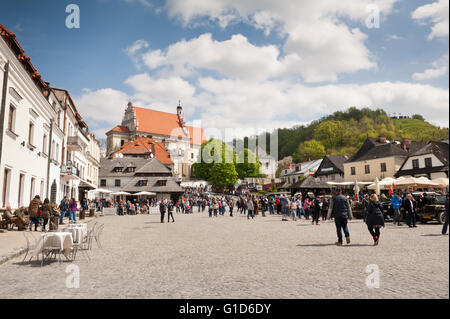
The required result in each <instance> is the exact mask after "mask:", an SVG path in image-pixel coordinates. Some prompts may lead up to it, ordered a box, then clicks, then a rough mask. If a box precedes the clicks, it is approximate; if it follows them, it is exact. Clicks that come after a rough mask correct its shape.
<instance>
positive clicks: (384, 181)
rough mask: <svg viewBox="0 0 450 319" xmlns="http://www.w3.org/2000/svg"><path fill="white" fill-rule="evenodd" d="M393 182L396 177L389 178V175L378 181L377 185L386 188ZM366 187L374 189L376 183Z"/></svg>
mask: <svg viewBox="0 0 450 319" xmlns="http://www.w3.org/2000/svg"><path fill="white" fill-rule="evenodd" d="M395 182H396V179H394V178H391V177H386V178H384V179H382V180H381V181H379V182H378V185H379V187H380V189H388V188H390V187H391V186H392V185H393V184H395ZM367 188H368V189H370V190H376V188H377V184H376V183H373V184H370V185H369V186H367Z"/></svg>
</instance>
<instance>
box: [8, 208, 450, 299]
mask: <svg viewBox="0 0 450 319" xmlns="http://www.w3.org/2000/svg"><path fill="white" fill-rule="evenodd" d="M175 219H176V222H175V223H170V224H168V223H167V222H166V223H164V224H161V223H160V222H159V216H158V215H137V216H106V217H101V218H100V219H98V221H100V222H102V223H105V230H104V237H103V240H102V241H103V248H102V249H100V248H98V247H95V246H94V249H93V250H92V252H91V253H90V254H91V256H92V260H91V261H90V262H88V261H87V260H85V259H84V258H83V256H82V255H81V254H79V255H78V257H77V261H76V262H75V264H76V265H77V266H79V269H80V287H79V288H78V289H69V288H67V287H66V279H67V276H68V275H69V274H67V273H66V267H67V266H68V265H70V262H63V263H62V264H58V263H57V262H55V263H52V264H49V265H46V266H44V267H43V268H41V267H40V265H39V264H36V263H34V264H27V265H21V264H20V261H21V257H20V256H19V257H16V258H14V259H11V260H9V261H7V262H6V263H4V264H2V265H0V282H1V283H2V284H1V285H0V295H1V296H2V298H40V297H43V296H45V298H345V299H349V298H449V238H448V236H442V235H440V231H441V226H440V225H436V224H434V225H433V224H427V225H419V227H418V228H413V229H410V228H408V227H405V226H403V227H394V226H392V224H389V223H388V224H387V227H386V228H385V229H382V235H381V236H382V237H381V240H380V244H379V246H376V247H374V246H372V238H371V237H370V235H369V233H368V231H367V228H366V226H365V225H364V224H363V223H362V221H360V220H354V221H351V222H350V224H349V228H350V233H351V238H352V243H351V245H348V246H347V245H344V246H342V247H336V246H335V245H334V242H335V241H336V234H335V227H334V223H332V222H324V223H322V224H321V225H320V226H312V225H311V224H310V223H309V222H308V221H305V220H302V221H297V222H294V221H289V222H282V221H281V218H280V217H279V216H269V217H266V218H262V217H260V216H258V217H256V218H255V220H249V221H248V220H247V219H246V218H245V217H243V216H242V215H241V216H239V215H238V216H235V217H229V216H223V217H218V218H209V217H208V215H207V214H206V213H200V214H199V213H194V214H190V215H182V214H175ZM371 264H374V265H377V266H378V267H379V270H380V288H374V289H369V288H368V287H367V285H366V278H367V276H369V274H368V273H366V267H367V266H368V265H371Z"/></svg>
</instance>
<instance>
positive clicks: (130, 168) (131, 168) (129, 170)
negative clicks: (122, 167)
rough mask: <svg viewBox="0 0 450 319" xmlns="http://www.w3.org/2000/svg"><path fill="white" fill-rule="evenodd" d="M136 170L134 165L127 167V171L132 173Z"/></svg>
mask: <svg viewBox="0 0 450 319" xmlns="http://www.w3.org/2000/svg"><path fill="white" fill-rule="evenodd" d="M135 171H136V167H127V171H126V172H127V173H134V172H135Z"/></svg>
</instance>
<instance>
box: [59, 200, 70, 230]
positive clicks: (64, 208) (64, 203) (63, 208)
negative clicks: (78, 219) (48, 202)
mask: <svg viewBox="0 0 450 319" xmlns="http://www.w3.org/2000/svg"><path fill="white" fill-rule="evenodd" d="M59 211H60V212H61V216H59V224H60V225H64V216H66V215H68V214H69V202H68V200H67V196H64V198H63V199H62V200H61V203H60V204H59Z"/></svg>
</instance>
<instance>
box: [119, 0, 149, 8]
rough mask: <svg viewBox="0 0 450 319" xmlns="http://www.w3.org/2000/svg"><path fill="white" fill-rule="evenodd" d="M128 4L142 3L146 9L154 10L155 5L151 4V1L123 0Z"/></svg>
mask: <svg viewBox="0 0 450 319" xmlns="http://www.w3.org/2000/svg"><path fill="white" fill-rule="evenodd" d="M123 1H125V2H127V3H140V4H142V5H143V6H144V7H148V8H152V7H153V5H152V4H151V3H150V2H149V0H123Z"/></svg>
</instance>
